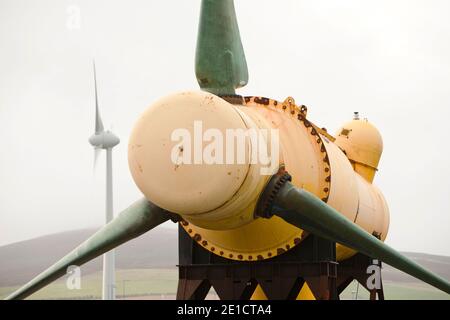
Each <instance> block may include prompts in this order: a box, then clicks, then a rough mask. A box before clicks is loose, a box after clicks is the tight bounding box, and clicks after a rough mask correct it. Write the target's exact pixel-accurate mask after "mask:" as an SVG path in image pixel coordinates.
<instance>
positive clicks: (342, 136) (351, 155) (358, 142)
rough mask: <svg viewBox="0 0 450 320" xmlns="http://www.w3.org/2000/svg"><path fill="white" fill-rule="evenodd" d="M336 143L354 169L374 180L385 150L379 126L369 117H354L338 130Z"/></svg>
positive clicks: (368, 179) (366, 177) (369, 179)
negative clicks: (373, 123)
mask: <svg viewBox="0 0 450 320" xmlns="http://www.w3.org/2000/svg"><path fill="white" fill-rule="evenodd" d="M335 143H336V145H338V146H339V147H340V148H341V149H342V150H343V151H344V152H345V154H346V156H347V157H348V159H349V160H350V161H351V163H352V165H353V168H354V170H355V171H356V172H358V173H359V174H360V175H361V176H362V177H364V178H365V179H366V180H367V181H369V182H372V181H373V178H374V176H375V173H376V171H377V168H378V163H379V162H380V158H381V154H382V152H383V139H382V137H381V134H380V132H379V131H378V130H377V128H376V127H375V126H374V125H372V124H371V123H370V122H369V121H368V120H367V119H359V118H358V119H353V120H352V121H350V122H348V123H346V124H344V126H343V127H342V128H341V129H339V130H338V131H337V133H336V141H335Z"/></svg>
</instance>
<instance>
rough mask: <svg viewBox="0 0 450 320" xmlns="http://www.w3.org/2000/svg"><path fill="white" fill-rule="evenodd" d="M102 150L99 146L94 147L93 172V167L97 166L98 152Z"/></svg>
mask: <svg viewBox="0 0 450 320" xmlns="http://www.w3.org/2000/svg"><path fill="white" fill-rule="evenodd" d="M101 152H102V149H100V148H94V169H93V170H94V172H95V168H96V167H97V162H98V157H99V156H100V153H101Z"/></svg>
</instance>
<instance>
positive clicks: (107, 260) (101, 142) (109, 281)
mask: <svg viewBox="0 0 450 320" xmlns="http://www.w3.org/2000/svg"><path fill="white" fill-rule="evenodd" d="M93 67H94V86H95V133H94V134H93V135H92V136H91V137H90V138H89V143H90V144H91V145H92V146H93V147H94V166H95V163H96V162H97V158H98V156H99V154H100V152H101V150H102V149H104V150H106V223H109V222H110V221H112V220H113V217H114V215H113V190H112V148H113V147H115V146H116V145H118V144H119V142H120V139H119V138H118V137H117V136H116V135H114V134H113V133H112V132H110V131H109V130H107V131H105V130H104V128H103V122H102V119H101V117H100V112H99V109H98V96H97V75H96V71H95V62H94V63H93ZM114 260H115V259H114V250H111V251H109V252H107V253H105V254H104V255H103V290H102V298H103V300H113V299H115V270H114V268H115V266H114V265H115V261H114Z"/></svg>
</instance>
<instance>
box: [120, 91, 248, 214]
mask: <svg viewBox="0 0 450 320" xmlns="http://www.w3.org/2000/svg"><path fill="white" fill-rule="evenodd" d="M227 129H241V130H242V129H243V130H245V129H246V125H245V123H244V121H243V120H242V118H241V117H240V115H239V113H238V112H237V111H236V109H235V108H234V106H233V105H231V104H229V103H228V102H226V101H225V100H223V99H221V98H219V97H217V96H215V95H212V94H209V93H205V92H185V93H179V94H174V95H170V96H168V97H165V98H162V99H160V100H159V101H157V102H156V103H154V104H153V105H152V106H150V107H149V108H148V109H147V110H146V111H145V112H144V114H143V115H142V116H141V117H140V119H139V120H138V122H137V123H136V125H135V127H134V129H133V132H132V134H131V137H130V141H129V145H128V162H129V166H130V170H131V173H132V176H133V178H134V181H135V182H136V184H137V186H138V187H139V189H140V190H141V191H142V193H144V195H145V196H146V197H147V198H148V199H149V200H151V201H152V202H154V203H155V204H157V205H158V206H160V207H162V208H164V209H166V210H169V211H172V212H175V213H178V214H182V215H183V214H184V215H195V214H199V213H205V212H208V211H211V210H214V209H216V208H218V207H220V206H222V205H223V204H225V203H226V202H227V201H229V200H230V199H231V198H232V196H233V195H234V194H235V193H236V192H237V191H238V189H239V187H240V186H241V185H242V183H243V181H244V179H245V177H246V174H247V171H248V169H249V164H248V161H247V160H245V161H240V162H238V161H237V157H235V158H234V160H232V161H227V159H226V152H225V140H226V131H227ZM220 140H222V142H221V141H220ZM243 149H244V150H243V152H244V153H245V155H244V157H245V159H248V152H249V143H248V140H245V148H243ZM221 150H222V151H221ZM242 162H244V163H242Z"/></svg>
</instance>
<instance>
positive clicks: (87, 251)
mask: <svg viewBox="0 0 450 320" xmlns="http://www.w3.org/2000/svg"><path fill="white" fill-rule="evenodd" d="M169 219H170V215H169V213H168V212H167V211H165V210H163V209H161V208H159V207H157V206H155V205H154V204H152V203H151V202H149V201H148V200H146V199H141V200H139V201H137V202H135V203H134V204H133V205H131V206H130V207H128V208H127V209H125V210H124V211H122V212H121V213H120V214H119V215H118V216H117V218H115V219H114V220H113V221H111V222H110V223H108V224H107V225H105V226H104V227H102V228H101V229H100V230H99V231H97V232H96V233H95V234H93V235H92V236H91V237H90V238H88V239H87V240H86V241H84V242H83V243H82V244H80V245H79V246H78V247H76V248H75V249H74V250H73V251H71V252H70V253H69V254H67V255H66V256H65V257H63V258H62V259H61V260H59V261H58V262H56V263H55V264H54V265H52V266H51V267H50V268H48V269H47V270H45V271H44V272H42V273H41V274H39V275H38V276H37V277H35V278H34V279H33V280H31V281H30V282H28V283H27V284H25V285H24V286H23V287H21V288H20V289H18V290H17V291H15V292H13V293H12V294H11V295H9V296H8V297H6V299H7V300H12V299H24V298H26V297H28V296H29V295H31V294H33V293H34V292H36V291H38V290H39V289H41V288H43V287H45V286H46V285H48V284H50V283H51V282H53V281H54V280H56V279H58V278H60V277H61V276H63V275H65V274H66V271H67V268H68V267H69V266H71V265H76V266H81V265H82V264H84V263H86V262H88V261H90V260H92V259H94V258H96V257H98V256H100V255H102V254H103V253H105V252H108V251H109V250H111V249H114V248H115V247H117V246H119V245H121V244H123V243H125V242H127V241H129V240H131V239H133V238H136V237H138V236H140V235H141V234H143V233H145V232H147V231H149V230H151V229H153V228H155V227H156V226H158V225H160V224H161V223H163V222H165V221H167V220H169Z"/></svg>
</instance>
